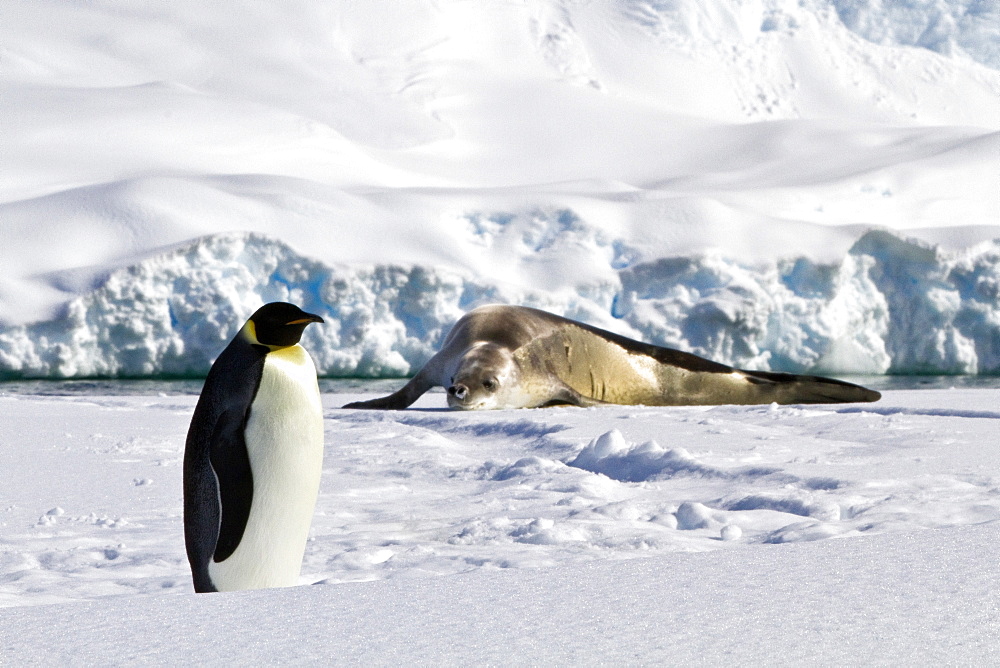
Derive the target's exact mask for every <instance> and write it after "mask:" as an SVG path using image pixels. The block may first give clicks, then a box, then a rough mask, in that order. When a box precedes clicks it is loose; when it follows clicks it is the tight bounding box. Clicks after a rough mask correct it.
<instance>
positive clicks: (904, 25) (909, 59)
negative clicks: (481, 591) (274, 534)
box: [0, 0, 1000, 377]
mask: <svg viewBox="0 0 1000 668" xmlns="http://www.w3.org/2000/svg"><path fill="white" fill-rule="evenodd" d="M988 5H989V3H986V4H983V3H967V2H964V0H955V1H954V2H940V3H936V4H935V5H934V7H933V8H932V11H931V10H929V9H928V7H927V6H926V3H920V2H913V3H892V4H891V5H883V4H867V3H866V4H861V3H856V2H849V1H847V0H840V1H837V2H833V3H829V2H823V1H822V0H810V1H809V2H804V3H798V2H791V1H790V0H761V1H756V2H749V1H748V2H740V3H728V2H708V3H705V2H696V1H695V0H682V1H679V2H670V3H666V2H650V1H648V0H620V1H614V2H613V1H611V0H600V1H594V2H573V1H570V0H530V1H529V2H525V3H519V4H518V3H502V2H480V3H470V2H429V1H426V0H414V1H413V2H408V3H404V4H402V5H401V4H400V3H389V2H361V3H335V4H333V5H331V4H329V3H320V2H315V1H312V0H298V1H296V2H286V3H282V4H281V5H280V6H279V7H262V6H260V5H259V3H239V5H238V6H237V7H234V6H233V5H227V7H226V8H224V9H223V8H206V7H204V6H202V5H200V4H197V5H196V4H194V3H191V2H189V1H181V2H175V3H171V4H170V5H169V6H164V5H162V3H145V2H139V3H130V4H129V6H128V7H127V8H125V7H123V6H121V5H119V4H116V3H104V2H96V3H87V4H85V5H80V4H79V3H72V2H65V1H58V0H49V1H46V2H39V3H6V4H4V5H3V6H2V7H0V119H2V123H3V129H4V131H3V132H2V133H0V155H3V162H4V168H3V170H2V171H0V222H2V225H0V323H3V324H2V325H0V374H3V375H5V376H8V377H9V376H13V377H18V376H31V377H33V376H42V377H47V376H52V377H64V376H89V375H95V374H97V375H115V374H121V375H156V374H163V373H170V374H174V373H181V374H201V373H204V371H205V369H206V368H207V364H208V361H209V360H210V359H211V357H212V356H213V355H214V354H216V352H217V350H218V347H219V345H220V343H221V342H222V341H224V340H225V339H226V337H227V336H228V334H229V333H230V332H231V331H232V328H234V327H236V326H237V325H238V322H239V321H242V319H244V318H245V317H246V316H247V315H248V314H249V312H251V311H252V310H253V308H254V307H255V306H256V305H259V303H260V301H261V300H265V299H270V298H272V296H274V295H283V294H288V295H292V297H293V298H297V296H298V295H302V299H305V300H309V301H311V302H312V303H313V304H314V305H316V306H320V307H322V308H324V309H325V313H329V314H330V315H331V316H334V318H335V320H337V328H334V327H330V328H326V329H325V330H324V334H323V336H324V337H325V338H323V340H318V339H317V340H316V341H314V342H313V343H314V347H315V348H316V349H317V350H319V351H320V352H319V357H321V358H322V359H321V366H322V368H323V370H324V372H325V373H328V374H342V375H355V374H358V375H398V374H405V373H409V372H412V370H413V367H414V366H416V365H419V364H420V363H421V362H422V360H424V359H426V357H427V355H428V353H429V350H431V349H433V347H434V345H436V342H437V341H438V340H439V339H440V330H441V329H442V328H446V327H447V325H448V324H450V323H451V322H453V321H454V320H455V319H456V318H457V317H458V315H459V314H460V313H461V312H462V311H464V310H465V309H467V308H468V307H470V306H472V305H474V304H476V303H481V302H483V301H493V300H500V301H508V302H517V303H531V304H534V305H539V306H543V307H548V308H551V309H553V310H556V311H559V312H561V313H564V314H567V315H569V316H571V317H579V318H583V319H586V320H588V321H590V322H593V323H594V324H597V325H601V326H606V327H609V328H612V329H615V330H617V331H620V332H622V333H625V334H630V335H634V336H641V337H643V338H647V339H649V340H652V341H656V342H659V343H666V344H669V345H677V346H681V347H684V348H687V349H691V350H694V351H695V352H701V353H703V354H707V355H710V356H713V357H717V358H719V359H721V360H723V361H729V362H733V363H738V364H745V365H753V366H757V367H761V368H774V369H789V370H797V369H806V368H809V369H819V370H828V371H835V372H840V373H849V372H859V371H863V372H869V373H882V372H887V371H888V372H924V371H934V372H947V373H984V372H996V371H997V370H998V362H997V357H998V355H997V351H996V344H995V341H996V332H995V322H994V320H995V316H993V315H992V313H993V311H994V310H995V303H996V298H995V294H994V293H993V292H991V291H992V290H993V288H992V287H991V286H992V285H993V282H994V275H995V273H996V268H995V267H996V260H995V247H994V245H993V243H992V239H993V238H994V237H998V236H1000V234H998V220H997V214H996V212H997V211H998V210H1000V188H997V183H998V180H1000V71H998V70H997V69H996V65H997V61H996V48H997V29H996V25H997V23H996V21H994V18H995V15H996V10H995V9H992V8H991V7H990V6H988ZM921 26H923V28H921ZM871 229H881V230H890V231H892V232H893V234H895V235H896V237H897V238H896V239H888V238H886V237H883V236H876V237H865V236H864V234H865V233H866V231H868V230H871ZM926 244H930V245H931V246H932V248H930V249H928V248H927V247H926ZM913 256H919V257H926V258H929V259H926V260H922V261H921V262H920V263H918V267H919V268H918V269H917V270H915V271H918V273H919V275H918V276H915V277H914V276H911V275H909V274H908V273H907V272H912V271H914V270H910V269H905V270H901V271H903V274H900V273H899V272H898V271H896V272H895V273H893V271H894V270H892V267H897V268H898V267H899V265H900V263H903V264H906V263H908V262H909V259H910V258H911V257H913ZM293 267H294V271H292V272H291V273H289V271H291V269H292V268H293ZM286 269H287V270H288V271H286ZM887 269H888V270H887ZM275 272H277V273H275ZM904 279H905V280H904ZM911 280H913V281H915V282H916V285H917V286H919V287H920V288H921V290H922V292H921V298H920V299H918V300H917V303H916V304H915V305H913V306H912V307H910V306H906V305H905V304H904V301H905V299H906V295H907V291H908V290H910V289H911V286H912V283H910V282H909V281H911ZM900 281H903V282H900ZM331 282H332V283H331ZM637 283H639V285H637ZM651 286H652V287H651ZM383 298H384V299H386V300H387V303H386V304H381V303H379V302H377V301H372V300H373V299H383ZM147 299H148V301H147ZM341 299H343V300H346V303H345V302H343V301H336V300H341ZM130 300H131V301H130ZM178 305H180V306H178ZM341 316H342V317H341ZM194 317H198V318H200V319H201V320H202V324H201V325H197V324H195V323H193V321H192V320H191V319H192V318H194ZM214 328H217V329H218V330H219V331H218V333H215V332H213V331H212V330H213V329H214ZM914 339H916V340H914Z"/></svg>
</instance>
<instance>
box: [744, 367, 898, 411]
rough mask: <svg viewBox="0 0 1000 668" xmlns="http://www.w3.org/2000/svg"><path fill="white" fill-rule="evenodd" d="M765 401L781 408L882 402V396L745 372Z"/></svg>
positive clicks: (830, 382) (814, 380)
mask: <svg viewBox="0 0 1000 668" xmlns="http://www.w3.org/2000/svg"><path fill="white" fill-rule="evenodd" d="M741 373H743V374H745V375H746V377H747V380H748V381H749V382H750V383H752V384H753V385H754V386H755V389H756V390H757V391H758V393H759V394H760V398H761V400H762V401H760V402H759V403H770V402H775V403H779V404H836V403H852V402H870V401H878V400H879V399H881V398H882V395H881V394H880V393H879V392H876V391H875V390H869V389H868V388H867V387H862V386H860V385H855V384H854V383H848V382H846V381H843V380H836V379H834V378H824V377H822V376H800V375H796V374H791V373H773V372H769V371H741Z"/></svg>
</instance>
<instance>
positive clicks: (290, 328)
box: [246, 302, 323, 348]
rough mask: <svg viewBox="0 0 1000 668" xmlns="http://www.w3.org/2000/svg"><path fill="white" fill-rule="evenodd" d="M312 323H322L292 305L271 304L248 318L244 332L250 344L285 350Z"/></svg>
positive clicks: (320, 319) (284, 303)
mask: <svg viewBox="0 0 1000 668" xmlns="http://www.w3.org/2000/svg"><path fill="white" fill-rule="evenodd" d="M312 322H323V318H321V317H319V316H318V315H313V314H312V313H306V312H305V311H303V310H302V309H300V308H299V307H298V306H296V305H294V304H289V303H287V302H271V303H270V304H265V305H264V306H261V307H260V308H259V309H257V311H256V312H255V313H254V314H253V315H252V316H250V320H248V321H247V328H246V332H247V335H248V338H249V339H250V340H251V343H257V344H260V345H265V346H268V347H270V348H287V347H288V346H294V345H295V344H296V343H298V342H299V339H300V338H302V332H303V330H305V328H306V326H307V325H308V324H309V323H312Z"/></svg>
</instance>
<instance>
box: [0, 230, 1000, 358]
mask: <svg viewBox="0 0 1000 668" xmlns="http://www.w3.org/2000/svg"><path fill="white" fill-rule="evenodd" d="M560 234H561V235H562V236H561V238H562V241H561V242H560V243H563V244H567V245H570V246H572V245H574V244H575V243H577V242H578V241H579V243H581V244H582V243H589V241H590V240H592V236H591V235H592V232H591V230H589V229H588V228H586V227H583V228H580V233H579V234H580V235H582V240H581V239H578V238H577V236H575V233H574V232H573V231H572V229H570V230H567V229H563V230H562V231H561V232H560ZM535 241H538V240H537V239H536V240H535ZM612 246H614V242H613V241H611V242H609V244H608V247H612ZM604 261H605V262H606V263H607V264H606V265H605V266H606V269H607V274H608V275H610V276H611V279H608V280H601V281H599V282H596V283H589V284H588V283H583V284H580V285H578V286H577V287H576V290H575V291H569V290H560V291H552V292H546V291H541V290H537V291H532V290H528V289H525V288H523V287H518V286H513V285H510V284H504V283H500V282H496V281H489V280H487V279H485V278H482V277H480V276H477V275H473V274H471V273H463V272H461V271H458V270H444V269H440V268H435V267H430V266H422V265H415V266H401V265H365V266H354V265H351V266H331V265H328V264H325V263H323V262H320V261H318V260H315V259H311V258H309V257H307V256H303V255H301V254H299V253H298V252H296V251H295V250H293V249H292V248H291V247H290V246H288V245H286V244H285V243H283V242H281V241H278V240H276V239H273V238H270V237H267V236H264V235H260V234H255V233H232V234H224V235H214V236H208V237H203V238H201V239H198V240H196V241H194V242H193V243H189V244H186V245H183V246H180V247H177V248H174V249H172V250H168V251H166V252H163V253H161V254H159V255H155V256H153V257H150V258H147V259H145V260H143V261H141V262H138V263H137V264H134V265H132V266H129V267H125V268H122V269H118V270H116V271H113V272H111V273H110V274H109V275H108V276H107V278H106V279H105V280H104V282H103V284H102V285H101V286H100V287H99V288H98V289H96V290H94V291H92V292H90V293H87V294H84V295H81V296H79V297H77V298H75V299H73V300H72V301H71V302H69V304H68V305H67V307H66V308H65V310H64V312H63V313H62V314H61V315H59V316H58V317H56V318H54V319H52V320H47V321H44V322H38V323H33V324H28V325H15V326H9V327H7V328H5V329H2V330H0V373H2V374H3V375H4V376H6V377H53V378H71V377H92V376H111V377H141V376H161V375H170V376H198V375H203V374H204V373H206V372H207V370H208V368H209V366H210V365H211V363H212V361H213V359H214V358H215V356H216V355H218V353H219V352H220V351H221V350H222V348H223V347H225V345H226V343H227V342H228V341H229V339H230V338H231V337H232V336H233V335H234V334H235V332H236V331H237V330H238V328H239V327H240V326H241V324H242V323H243V322H244V320H245V319H246V318H247V317H248V316H249V315H250V314H251V313H252V312H253V311H254V310H255V309H256V308H257V307H258V306H260V305H261V304H262V303H266V302H269V301H278V300H282V301H290V302H294V303H296V304H299V305H301V306H302V307H303V308H305V309H306V310H309V311H312V312H315V313H318V314H320V315H322V316H323V317H324V318H325V319H326V324H325V325H323V326H322V327H315V328H310V329H309V330H307V332H306V336H305V338H304V345H305V346H306V347H307V348H308V349H309V350H310V352H311V353H312V354H313V356H314V358H315V360H316V363H317V367H318V369H319V372H320V374H322V375H325V376H340V377H350V376H357V377H399V376H405V375H407V374H412V373H414V372H415V371H416V370H417V369H418V368H419V367H420V366H421V365H423V364H424V363H425V362H426V361H427V360H428V359H429V358H430V356H431V355H433V354H434V352H435V351H436V350H437V349H438V348H439V346H440V344H441V342H442V341H443V338H444V336H445V335H446V334H447V332H448V330H449V329H450V327H451V326H452V325H453V324H454V322H455V321H456V320H457V319H458V318H459V317H461V315H462V314H463V313H465V312H466V311H468V310H469V309H471V308H473V307H474V306H477V305H479V304H483V303H489V302H502V303H516V304H525V305H530V306H537V307H540V308H544V309H548V310H551V311H553V312H556V313H560V314H563V315H566V316H568V317H571V318H574V319H578V320H584V321H588V322H591V323H592V324H595V325H598V326H601V327H605V328H608V329H613V330H616V331H618V332H620V333H622V334H625V335H627V336H632V337H635V338H640V339H644V340H647V341H650V342H652V343H656V344H659V345H665V346H670V347H675V348H680V349H684V350H689V351H692V352H694V353H697V354H700V355H703V356H705V357H708V358H711V359H715V360H719V361H721V362H726V363H730V364H734V365H737V366H742V367H753V368H759V369H772V370H782V371H794V372H801V371H810V370H812V371H822V372H826V373H840V374H848V373H851V374H857V373H872V374H878V373H996V372H1000V343H998V342H1000V314H998V313H997V311H996V303H997V299H998V297H1000V243H998V242H988V243H984V244H981V245H979V246H977V247H975V248H973V249H969V250H966V251H962V252H948V251H944V250H942V249H940V248H937V247H934V246H930V245H928V244H924V243H921V242H917V241H913V240H906V239H903V238H900V237H899V236H896V235H893V234H890V233H888V232H882V231H872V232H869V233H866V234H865V235H863V236H862V237H861V238H860V239H858V240H857V242H856V243H855V244H854V246H853V247H852V248H851V250H850V251H849V252H848V253H847V255H846V256H845V257H844V258H843V259H842V261H841V262H839V263H831V264H824V263H821V262H818V261H816V260H813V259H810V258H806V257H799V258H792V259H779V260H772V261H764V262H758V263H748V262H744V261H739V260H736V259H733V258H732V257H728V256H727V255H725V254H723V253H721V252H708V253H704V254H702V255H696V256H685V257H672V258H661V259H657V260H654V261H650V262H642V261H637V262H635V263H632V264H629V263H628V261H622V260H621V258H620V257H619V256H616V255H614V254H609V255H606V256H605V260H604ZM619 264H621V265H624V266H621V267H619V266H618V265H619ZM592 275H593V274H592Z"/></svg>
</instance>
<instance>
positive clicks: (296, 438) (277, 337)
mask: <svg viewBox="0 0 1000 668" xmlns="http://www.w3.org/2000/svg"><path fill="white" fill-rule="evenodd" d="M314 322H323V319H322V318H321V317H319V316H318V315H312V314H311V313H306V312H305V311H303V310H301V309H300V308H299V307H298V306H295V305H293V304H287V303H284V302H274V303H271V304H266V305H264V306H262V307H260V308H259V309H258V310H257V312H256V313H254V314H253V315H252V316H250V319H249V320H247V322H246V324H245V325H243V328H242V329H240V331H239V333H237V335H236V336H235V337H234V338H233V340H232V341H231V342H230V343H229V345H228V346H226V348H225V350H223V351H222V353H221V354H220V355H219V357H218V359H216V361H215V363H214V364H213V365H212V368H211V369H210V370H209V372H208V377H207V378H206V379H205V385H204V387H203V388H202V391H201V396H200V397H199V399H198V404H197V406H196V407H195V409H194V415H193V416H192V418H191V426H190V428H189V429H188V434H187V442H186V444H185V448H184V540H185V544H186V546H187V556H188V561H189V562H190V564H191V574H192V577H193V579H194V589H195V591H196V592H212V591H233V590H238V589H264V588H268V587H287V586H292V585H295V584H297V583H298V578H299V572H300V570H301V568H302V556H303V554H304V552H305V546H306V539H307V538H308V534H309V526H310V524H311V522H312V515H313V511H314V510H315V507H316V496H317V493H318V491H319V481H320V473H321V471H322V464H323V411H322V406H321V404H320V395H319V385H318V383H317V380H316V367H315V366H314V365H313V361H312V359H311V358H310V357H309V353H307V352H306V351H305V349H304V348H303V347H302V346H300V345H299V339H300V338H301V337H302V332H303V330H305V328H306V326H307V325H309V324H310V323H314Z"/></svg>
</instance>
